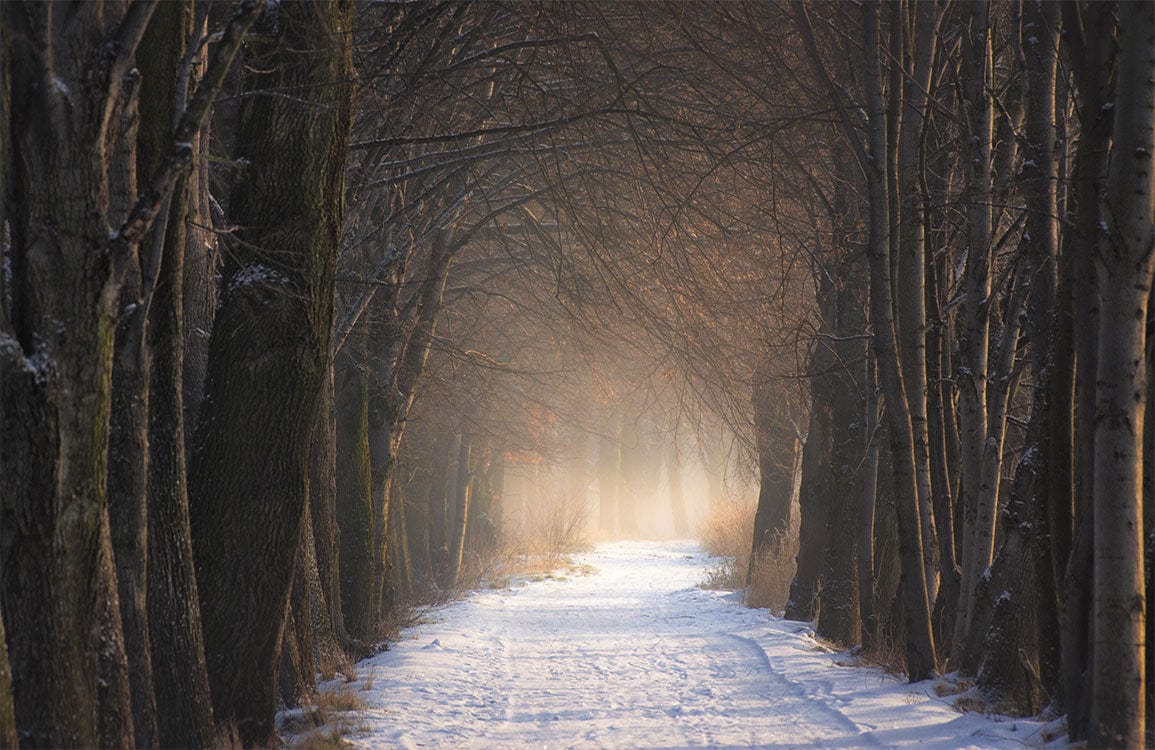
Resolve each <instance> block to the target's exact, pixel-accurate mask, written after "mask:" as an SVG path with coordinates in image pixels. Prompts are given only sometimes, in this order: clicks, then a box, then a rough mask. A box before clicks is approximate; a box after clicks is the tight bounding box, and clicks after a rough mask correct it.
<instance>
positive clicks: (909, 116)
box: [895, 3, 939, 600]
mask: <svg viewBox="0 0 1155 750" xmlns="http://www.w3.org/2000/svg"><path fill="white" fill-rule="evenodd" d="M911 7H912V8H913V13H914V21H915V23H914V50H913V52H914V54H913V59H912V60H911V63H912V65H911V69H910V71H909V73H910V82H909V85H907V86H905V87H904V89H905V91H904V93H903V95H902V100H903V101H902V118H901V123H900V125H899V133H898V186H897V187H898V193H897V195H898V199H899V203H898V237H897V239H898V242H897V248H898V258H897V260H896V262H897V267H898V274H897V280H896V283H897V284H898V285H899V288H901V289H903V290H904V293H902V294H899V295H897V300H896V302H897V305H896V310H895V312H896V327H897V335H898V345H899V355H900V357H901V359H902V376H903V380H902V382H903V385H904V386H905V387H906V398H907V402H908V403H909V404H910V420H911V429H912V430H913V435H914V458H915V476H916V478H917V488H918V507H919V520H920V523H921V527H922V542H923V569H924V571H925V578H926V590H927V595H928V596H929V597H930V599H932V600H933V599H934V596H935V594H936V592H937V590H938V572H939V571H938V561H937V559H936V558H937V550H936V546H937V538H936V535H935V524H934V521H935V518H934V516H935V514H934V507H933V506H934V499H935V498H934V492H933V482H932V478H931V468H930V433H929V428H928V424H927V408H928V406H927V369H926V346H927V317H926V294H925V291H924V290H925V289H926V260H925V255H926V246H925V242H924V240H925V235H924V225H925V222H924V218H923V206H924V203H923V196H922V195H920V192H919V188H920V187H921V185H922V179H921V172H922V170H923V168H924V167H923V158H922V148H921V143H922V138H923V133H922V131H923V129H924V127H925V125H924V120H925V114H926V108H927V98H928V97H927V92H928V91H929V90H930V80H931V67H932V62H933V58H934V51H935V40H936V38H937V36H938V12H937V6H936V4H935V3H914V4H913V6H911ZM899 28H901V25H900V26H899Z"/></svg>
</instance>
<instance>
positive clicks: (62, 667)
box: [0, 4, 152, 747]
mask: <svg viewBox="0 0 1155 750" xmlns="http://www.w3.org/2000/svg"><path fill="white" fill-rule="evenodd" d="M89 11H90V9H89V8H84V7H81V8H78V9H77V12H78V13H81V14H85V13H87V12H89ZM151 11H152V7H151V6H148V5H144V4H141V5H139V6H132V7H131V9H130V8H129V6H122V5H117V6H111V7H107V8H104V9H103V13H99V12H98V13H97V15H95V16H94V17H91V18H84V17H81V18H76V19H73V23H70V24H65V23H61V22H59V21H60V19H59V18H57V17H56V14H57V13H60V14H61V15H64V9H63V8H60V7H58V6H54V5H39V6H23V5H15V4H7V5H5V6H4V7H3V9H2V11H0V12H2V13H3V18H2V23H3V25H4V27H5V37H6V38H5V45H4V47H5V58H6V60H5V62H4V65H6V66H7V68H8V74H7V78H8V81H9V85H10V87H11V90H10V92H9V96H10V99H9V105H10V106H8V107H6V108H5V110H4V112H3V113H2V115H3V117H4V118H5V119H6V120H7V122H6V124H5V129H6V131H7V133H8V139H9V140H10V143H9V147H10V153H11V156H12V160H13V163H12V164H11V165H10V166H9V167H6V169H10V170H11V172H10V174H9V175H6V177H5V182H6V184H5V186H4V188H5V192H6V195H5V197H4V200H5V202H6V203H7V206H8V208H9V209H10V212H8V213H6V216H7V219H8V226H9V231H10V237H11V247H10V253H9V255H10V259H11V266H10V274H11V275H10V280H9V283H10V288H11V289H12V290H13V297H12V303H11V308H10V310H8V311H7V312H8V314H7V315H6V316H4V319H3V320H2V321H0V323H2V325H3V327H2V328H0V413H2V414H3V418H2V419H0V502H2V503H3V505H2V506H0V516H2V517H3V519H4V520H3V523H2V524H0V525H2V527H3V533H2V534H0V583H2V585H0V607H2V609H3V618H4V621H5V625H6V627H7V630H8V632H9V633H13V634H18V637H13V638H11V639H10V641H9V644H8V645H9V653H8V656H9V658H10V663H11V668H12V690H13V696H14V697H15V715H16V721H17V725H18V726H19V727H20V731H21V736H22V739H23V740H24V742H26V743H27V744H29V745H44V746H57V747H60V746H95V745H97V744H102V745H103V744H107V745H129V744H132V742H133V735H132V722H131V705H130V698H129V686H128V660H127V657H126V654H125V650H124V642H123V636H122V631H121V624H120V611H119V607H120V605H119V599H118V595H117V581H116V571H115V567H114V564H113V559H112V548H111V540H110V529H109V516H108V512H109V511H108V504H107V496H106V478H107V471H108V441H109V410H110V406H111V405H110V401H111V378H112V365H113V339H114V330H115V325H116V321H117V310H116V308H117V300H118V298H119V296H120V286H121V278H122V271H123V269H124V267H125V266H126V265H127V264H129V263H132V262H134V255H135V240H132V239H131V237H126V236H123V235H120V234H119V233H118V234H116V235H115V236H113V237H112V239H111V240H110V227H111V226H112V225H113V222H114V221H115V218H116V217H114V216H113V214H112V211H113V208H114V206H115V205H121V206H123V205H125V204H131V203H132V202H133V198H134V197H135V196H132V195H128V196H124V195H115V194H112V192H113V190H114V189H119V190H121V191H123V190H124V189H125V186H124V185H123V184H122V185H120V186H119V188H117V187H116V186H114V185H113V184H111V181H110V176H109V174H108V172H107V168H108V165H109V159H110V157H111V156H112V153H111V152H110V149H111V147H112V143H110V142H109V141H110V140H114V139H115V137H116V135H117V134H118V133H120V132H122V125H121V119H120V118H121V117H122V116H123V115H124V107H123V105H124V100H125V99H126V98H127V95H129V94H130V93H131V92H128V91H125V87H126V84H128V83H129V76H128V75H127V74H128V71H129V70H130V69H131V67H132V57H133V54H134V51H135V47H136V45H137V43H138V42H139V40H140V35H141V33H143V30H144V27H145V25H146V24H147V21H148V16H149V13H151ZM34 40H35V41H34ZM143 225H144V226H145V227H147V226H148V221H147V220H146V221H144V222H143ZM118 228H119V227H118ZM17 530H19V533H17ZM98 717H99V718H98Z"/></svg>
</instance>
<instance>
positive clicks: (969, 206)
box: [952, 0, 995, 654]
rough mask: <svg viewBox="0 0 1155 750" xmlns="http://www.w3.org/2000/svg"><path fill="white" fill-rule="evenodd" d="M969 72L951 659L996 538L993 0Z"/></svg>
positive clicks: (971, 49)
mask: <svg viewBox="0 0 1155 750" xmlns="http://www.w3.org/2000/svg"><path fill="white" fill-rule="evenodd" d="M962 53H963V54H962V71H963V76H964V80H965V81H966V84H965V86H964V90H963V92H962V93H963V99H962V110H963V115H964V122H965V125H964V130H965V132H966V137H967V139H968V141H969V144H968V154H969V158H968V159H966V160H964V161H965V163H966V212H967V231H966V264H965V267H964V270H963V285H964V288H965V290H966V298H965V302H964V305H963V311H962V318H963V320H962V327H961V330H960V331H959V335H960V339H959V362H958V364H957V373H956V382H957V384H958V386H957V387H958V399H959V406H958V420H959V432H960V440H959V443H960V452H961V462H960V466H959V469H960V484H961V487H960V496H959V502H960V503H961V505H962V512H963V529H962V535H961V538H962V546H961V548H960V549H959V550H958V552H959V557H960V558H961V559H960V562H961V563H962V581H961V583H960V590H959V600H958V614H957V616H956V621H955V626H954V629H953V635H954V644H955V646H954V647H953V648H952V653H954V654H957V653H958V652H959V651H960V650H961V648H962V641H961V638H962V637H963V636H964V635H965V634H966V633H967V631H968V629H969V617H970V614H971V611H972V610H973V606H974V605H973V602H974V591H975V587H976V586H977V584H978V580H979V578H980V576H981V574H982V571H983V570H984V569H986V566H987V565H988V564H989V562H990V545H991V544H992V543H993V539H994V537H993V534H994V528H993V524H994V518H995V513H994V507H993V505H992V503H993V502H994V500H995V498H994V497H992V496H991V495H990V494H989V493H988V494H986V495H985V499H986V500H987V501H988V503H987V504H986V505H985V506H984V505H983V500H984V493H983V489H984V470H983V469H984V462H983V454H984V449H985V448H986V445H987V423H988V415H987V380H988V377H987V358H988V342H989V330H990V306H991V300H990V295H991V253H992V246H991V222H992V217H991V180H992V174H993V173H992V164H991V140H992V133H993V129H994V119H993V108H992V102H991V91H990V89H991V66H992V63H991V40H990V3H989V0H976V2H974V3H971V4H970V6H969V17H968V19H967V24H966V27H965V29H964V31H963V43H962Z"/></svg>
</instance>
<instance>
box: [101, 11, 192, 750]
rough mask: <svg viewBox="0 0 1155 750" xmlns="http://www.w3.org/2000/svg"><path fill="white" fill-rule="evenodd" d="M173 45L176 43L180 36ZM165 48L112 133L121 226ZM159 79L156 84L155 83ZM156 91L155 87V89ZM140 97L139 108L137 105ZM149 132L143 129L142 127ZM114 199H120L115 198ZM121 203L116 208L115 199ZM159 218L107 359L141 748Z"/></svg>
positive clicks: (116, 219) (146, 149) (113, 494)
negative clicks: (150, 302) (150, 276)
mask: <svg viewBox="0 0 1155 750" xmlns="http://www.w3.org/2000/svg"><path fill="white" fill-rule="evenodd" d="M163 21H164V14H161V15H159V16H155V17H154V20H153V21H152V22H151V23H150V24H149V29H150V33H146V34H145V38H144V41H143V43H142V45H141V50H142V52H144V53H145V54H144V55H142V58H148V57H149V55H148V52H149V48H150V46H152V45H150V42H151V43H152V44H155V43H156V41H157V40H156V36H157V35H158V34H157V32H156V31H155V28H156V27H157V25H158V22H159V23H163ZM178 44H179V41H178ZM177 55H178V56H177V57H176V58H173V57H172V55H171V53H170V55H169V59H168V60H167V61H166V62H167V63H168V65H163V64H162V65H160V66H159V68H160V69H159V70H157V69H151V70H150V68H149V66H148V65H147V64H143V63H142V67H143V68H144V70H145V71H146V72H148V73H151V75H150V76H148V77H146V79H145V80H144V82H143V86H142V88H143V93H142V94H140V95H139V96H138V95H137V93H136V92H134V94H133V96H132V97H131V98H130V100H129V102H128V103H127V105H126V111H125V113H124V117H123V121H124V128H123V130H122V132H121V133H120V134H119V136H118V138H117V142H116V145H115V147H114V151H113V157H112V164H111V175H110V177H111V182H112V184H111V186H110V187H111V195H112V197H113V205H112V214H113V219H112V222H113V224H114V225H119V224H121V223H123V222H124V220H125V219H126V218H127V216H128V213H129V211H131V210H132V200H133V198H134V197H135V196H136V192H137V171H138V169H137V155H138V150H139V157H140V171H141V172H143V173H144V174H152V173H154V172H156V171H157V165H158V163H159V161H160V159H161V158H163V156H164V146H165V142H166V140H167V138H168V136H169V129H168V128H164V129H162V131H161V133H160V135H159V138H157V139H151V142H150V139H149V138H147V137H146V132H144V131H142V132H141V139H140V140H141V143H140V145H139V149H138V146H137V142H136V141H137V122H138V120H139V119H141V115H143V117H144V119H145V124H146V126H147V125H148V124H149V123H150V122H151V121H152V120H151V119H150V118H153V117H157V113H156V112H154V111H152V110H154V109H156V108H157V105H158V104H159V105H160V109H161V112H160V116H159V119H160V121H161V122H162V123H165V124H168V123H171V122H173V121H174V119H175V118H174V115H173V111H172V110H173V107H172V104H173V97H172V94H171V91H170V90H169V89H170V88H171V86H172V85H173V83H174V82H175V73H176V71H175V67H176V65H175V62H176V60H177V59H179V50H178V52H177ZM158 82H159V86H158ZM158 89H159V90H158ZM138 101H139V102H140V113H139V114H138V112H137V103H138ZM145 130H147V128H146V129H145ZM118 198H119V200H118ZM118 203H119V204H120V205H117V204H118ZM163 231H164V226H163V222H162V223H161V224H158V225H157V227H156V228H155V230H154V232H153V237H152V238H151V239H152V242H148V241H146V242H145V243H144V245H143V247H140V248H138V249H137V253H136V257H134V258H133V259H132V261H131V262H130V263H128V265H127V267H126V268H125V273H124V278H123V284H122V286H121V290H120V311H119V313H118V315H119V320H118V322H117V326H116V334H115V342H114V346H113V349H114V351H113V358H112V404H111V414H110V418H109V441H108V479H107V483H108V515H109V528H110V531H111V537H112V552H113V558H114V559H115V561H116V574H117V575H116V578H117V587H118V590H119V596H120V619H121V624H122V626H123V628H124V641H125V648H126V651H127V656H128V670H129V688H130V694H131V699H132V714H133V730H134V733H133V739H134V741H135V742H136V744H137V746H139V747H155V746H156V745H157V736H156V699H155V697H154V694H153V686H152V664H151V663H150V653H149V652H150V648H149V638H148V610H147V598H146V592H147V587H148V578H147V575H148V535H147V532H148V512H147V510H148V450H149V448H148V412H149V408H148V396H149V394H148V381H149V366H150V362H151V356H150V352H149V348H148V346H147V343H146V337H147V330H148V324H147V309H146V308H145V306H144V305H143V304H142V303H143V299H142V294H143V279H142V273H141V255H143V257H144V258H145V259H146V260H145V261H144V264H145V265H146V266H147V265H148V260H147V258H148V257H149V256H151V255H152V247H151V245H152V243H153V242H158V241H159V242H163V240H164V238H163V236H160V235H161V233H163Z"/></svg>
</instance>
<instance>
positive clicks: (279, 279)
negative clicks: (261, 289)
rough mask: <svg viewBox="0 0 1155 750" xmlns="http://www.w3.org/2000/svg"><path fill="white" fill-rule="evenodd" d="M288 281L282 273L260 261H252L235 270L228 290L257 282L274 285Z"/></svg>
mask: <svg viewBox="0 0 1155 750" xmlns="http://www.w3.org/2000/svg"><path fill="white" fill-rule="evenodd" d="M288 283H289V279H288V277H287V276H285V275H284V274H282V273H280V272H278V271H275V270H273V269H272V268H269V267H268V266H266V265H263V264H261V263H253V264H252V265H248V266H245V267H244V268H242V269H240V270H239V271H237V272H236V274H235V275H234V276H233V278H232V280H231V281H230V282H229V291H230V292H235V291H236V290H237V289H240V288H242V287H246V286H254V285H257V284H265V285H274V284H288Z"/></svg>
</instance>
